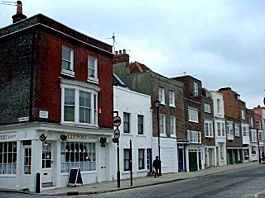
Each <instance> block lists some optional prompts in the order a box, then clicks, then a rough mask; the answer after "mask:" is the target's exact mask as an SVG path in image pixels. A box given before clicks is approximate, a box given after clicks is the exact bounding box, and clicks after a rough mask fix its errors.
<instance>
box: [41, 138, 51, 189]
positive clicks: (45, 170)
mask: <svg viewBox="0 0 265 198" xmlns="http://www.w3.org/2000/svg"><path fill="white" fill-rule="evenodd" d="M52 163H53V152H52V143H51V142H44V143H43V144H42V175H41V177H42V178H41V181H42V184H43V185H44V186H52V175H53V170H52V169H53V164H52Z"/></svg>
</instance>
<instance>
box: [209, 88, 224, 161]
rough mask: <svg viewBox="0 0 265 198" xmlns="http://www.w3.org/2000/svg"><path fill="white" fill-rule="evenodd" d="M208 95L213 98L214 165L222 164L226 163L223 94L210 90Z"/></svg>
mask: <svg viewBox="0 0 265 198" xmlns="http://www.w3.org/2000/svg"><path fill="white" fill-rule="evenodd" d="M210 97H211V98H212V100H213V113H214V129H215V145H216V165H217V166H223V165H226V164H227V159H226V127H225V114H224V99H223V94H221V93H219V92H215V91H210Z"/></svg>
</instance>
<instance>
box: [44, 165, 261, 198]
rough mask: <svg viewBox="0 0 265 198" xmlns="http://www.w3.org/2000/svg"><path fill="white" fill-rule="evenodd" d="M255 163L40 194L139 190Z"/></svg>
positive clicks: (256, 197)
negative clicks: (118, 184) (118, 185)
mask: <svg viewBox="0 0 265 198" xmlns="http://www.w3.org/2000/svg"><path fill="white" fill-rule="evenodd" d="M257 165H258V163H257V162H251V163H243V164H234V165H226V166H221V167H211V168H206V169H204V170H200V171H196V172H178V173H164V174H163V175H162V176H160V177H159V178H154V177H153V176H145V177H137V178H133V186H131V182H130V179H122V180H121V181H120V188H117V181H116V180H115V181H106V182H101V183H94V184H86V185H83V186H76V187H63V188H55V189H47V190H44V191H43V192H41V193H40V194H42V195H54V196H56V195H57V196H58V195H87V194H95V193H104V192H113V191H118V190H125V189H131V188H139V187H143V186H151V185H157V184H162V183H169V182H173V181H180V180H186V179H190V178H195V177H202V176H206V175H211V174H216V173H221V172H228V171H233V170H237V169H242V168H248V167H253V166H257ZM253 197H255V198H265V191H264V192H260V193H257V194H255V195H253Z"/></svg>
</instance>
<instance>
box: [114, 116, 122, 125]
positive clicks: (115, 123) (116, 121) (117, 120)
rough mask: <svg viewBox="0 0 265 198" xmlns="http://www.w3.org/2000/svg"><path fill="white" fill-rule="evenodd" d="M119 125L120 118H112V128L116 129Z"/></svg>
mask: <svg viewBox="0 0 265 198" xmlns="http://www.w3.org/2000/svg"><path fill="white" fill-rule="evenodd" d="M120 125H121V118H120V117H119V116H115V117H114V118H113V126H115V127H118V126H120Z"/></svg>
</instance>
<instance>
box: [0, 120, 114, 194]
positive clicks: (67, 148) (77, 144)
mask: <svg viewBox="0 0 265 198" xmlns="http://www.w3.org/2000/svg"><path fill="white" fill-rule="evenodd" d="M5 129H6V130H1V132H0V183H1V187H2V188H7V189H17V190H22V189H24V190H29V191H33V192H35V191H36V187H37V185H38V181H37V176H36V175H37V174H40V181H39V183H40V189H41V191H43V190H45V189H46V188H47V187H49V188H51V187H54V188H56V187H64V186H67V185H68V180H69V173H70V170H71V169H73V168H74V169H79V170H80V172H81V177H82V182H83V184H88V183H96V182H101V181H106V180H110V178H111V176H110V175H111V173H110V164H109V163H110V162H109V158H110V153H111V152H110V149H111V147H112V143H111V141H110V140H111V136H112V132H113V131H112V129H90V128H86V129H83V128H82V129H76V127H65V126H60V125H56V124H38V126H36V125H34V124H28V125H23V126H21V125H20V128H17V127H16V128H15V127H5ZM102 139H103V140H104V141H103V140H102Z"/></svg>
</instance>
